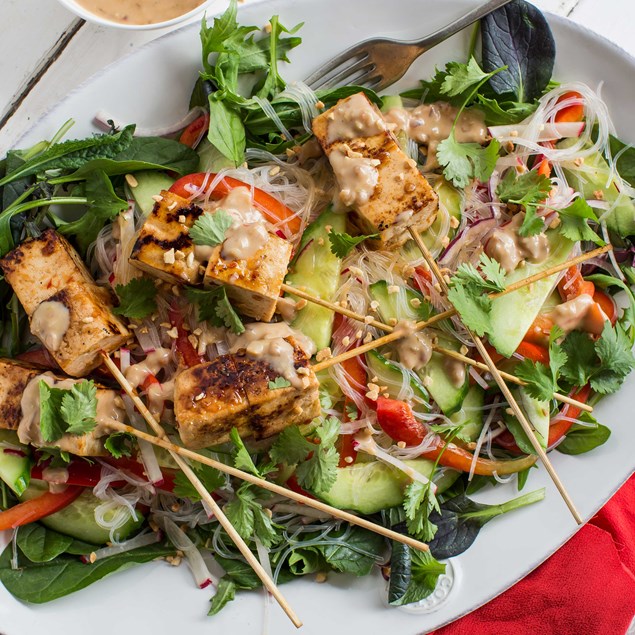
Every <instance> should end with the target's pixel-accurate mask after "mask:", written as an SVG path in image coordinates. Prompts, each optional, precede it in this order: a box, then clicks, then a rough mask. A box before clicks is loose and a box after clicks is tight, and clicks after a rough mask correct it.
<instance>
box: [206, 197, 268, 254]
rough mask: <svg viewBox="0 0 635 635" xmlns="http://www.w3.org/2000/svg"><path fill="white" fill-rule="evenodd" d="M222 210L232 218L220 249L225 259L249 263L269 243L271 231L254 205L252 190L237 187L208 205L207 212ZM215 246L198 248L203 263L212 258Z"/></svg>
mask: <svg viewBox="0 0 635 635" xmlns="http://www.w3.org/2000/svg"><path fill="white" fill-rule="evenodd" d="M219 209H222V210H223V211H224V212H226V213H227V214H229V216H231V218H232V220H233V223H232V226H231V227H230V228H229V229H228V230H227V231H226V232H225V240H224V241H223V244H222V246H221V257H222V258H223V259H224V260H249V259H250V258H253V257H254V256H255V255H256V254H257V253H258V252H259V251H260V250H261V249H262V248H263V247H264V246H265V245H266V244H267V241H268V240H269V232H268V230H267V225H266V222H265V219H264V217H263V215H262V214H261V213H260V212H259V211H258V210H257V209H256V208H255V207H254V206H253V202H252V196H251V190H250V189H249V188H248V187H236V188H234V189H233V190H232V191H231V192H229V194H227V196H225V197H224V198H222V199H221V200H219V201H216V202H214V203H212V204H211V205H208V206H207V207H206V209H205V211H206V212H207V213H214V212H216V210H219ZM214 249H215V247H211V246H207V245H196V246H195V248H194V255H195V257H196V259H197V260H199V261H201V262H204V261H206V260H209V259H210V258H211V257H212V254H213V252H214Z"/></svg>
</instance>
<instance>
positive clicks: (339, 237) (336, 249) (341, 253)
mask: <svg viewBox="0 0 635 635" xmlns="http://www.w3.org/2000/svg"><path fill="white" fill-rule="evenodd" d="M378 236H379V234H367V235H362V236H351V235H350V234H347V233H346V232H344V233H341V234H340V233H339V232H335V231H331V232H330V233H329V240H330V241H331V252H332V253H333V254H334V255H335V256H337V257H338V258H346V256H348V254H349V253H350V252H351V250H352V249H354V248H355V247H356V246H357V245H359V244H360V243H363V242H364V241H365V240H367V239H368V238H377V237H378Z"/></svg>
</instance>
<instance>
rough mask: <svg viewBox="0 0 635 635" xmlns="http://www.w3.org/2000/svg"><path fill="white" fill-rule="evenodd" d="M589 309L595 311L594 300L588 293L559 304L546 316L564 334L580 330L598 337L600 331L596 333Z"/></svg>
mask: <svg viewBox="0 0 635 635" xmlns="http://www.w3.org/2000/svg"><path fill="white" fill-rule="evenodd" d="M591 309H595V300H594V299H593V298H592V297H591V296H590V295H589V294H588V293H583V294H581V295H579V296H578V297H577V298H573V299H572V300H569V301H568V302H564V303H562V304H559V305H558V306H557V307H555V308H554V309H553V310H552V311H551V312H550V313H548V314H547V315H548V317H549V318H551V320H552V321H553V323H554V324H556V325H557V326H559V327H560V328H561V329H562V330H563V331H564V332H565V333H570V332H571V331H575V330H576V329H581V330H583V331H587V332H588V333H594V334H595V335H600V334H601V331H600V332H598V329H597V323H596V321H595V320H593V319H592V317H591V315H590V312H591ZM604 318H605V321H606V320H608V317H606V316H604Z"/></svg>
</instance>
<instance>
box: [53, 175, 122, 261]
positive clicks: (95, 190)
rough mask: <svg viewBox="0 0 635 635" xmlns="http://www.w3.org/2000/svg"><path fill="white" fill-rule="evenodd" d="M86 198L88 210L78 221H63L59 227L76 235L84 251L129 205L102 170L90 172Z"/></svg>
mask: <svg viewBox="0 0 635 635" xmlns="http://www.w3.org/2000/svg"><path fill="white" fill-rule="evenodd" d="M86 199H87V200H88V209H87V210H86V212H85V213H84V214H83V215H82V216H81V217H80V218H79V219H77V220H76V221H73V222H71V223H63V224H61V225H60V226H59V227H58V231H59V232H60V233H61V234H64V235H65V236H75V240H76V241H77V244H78V245H79V247H80V249H81V250H82V252H83V253H86V250H87V249H88V246H89V245H90V244H91V243H93V242H95V239H96V238H97V234H99V232H100V231H101V229H102V228H103V227H104V225H105V224H106V223H107V222H108V221H111V220H113V219H114V218H115V217H116V216H117V215H118V214H119V212H122V211H123V210H125V209H127V207H128V203H127V202H126V201H124V200H123V199H121V198H119V197H118V196H117V195H116V194H115V191H114V189H113V187H112V183H111V182H110V179H109V178H108V177H107V176H106V174H105V173H104V172H102V171H101V170H97V171H94V172H90V173H89V174H88V177H87V179H86Z"/></svg>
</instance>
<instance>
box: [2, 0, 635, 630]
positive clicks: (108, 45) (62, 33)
mask: <svg viewBox="0 0 635 635" xmlns="http://www.w3.org/2000/svg"><path fill="white" fill-rule="evenodd" d="M247 1H249V0H247ZM304 1H307V2H309V1H311V0H304ZM313 1H316V2H317V1H319V0H313ZM534 3H535V4H536V5H537V6H538V7H539V8H541V9H542V10H545V11H551V12H553V13H557V14H559V15H564V16H567V17H568V18H569V19H571V20H573V21H575V22H578V23H580V24H582V25H584V26H586V27H588V28H589V29H592V30H594V31H596V32H597V33H600V34H601V35H603V36H605V37H606V38H608V39H609V40H611V41H612V42H614V43H615V44H617V45H618V46H621V47H622V48H623V49H625V50H626V51H628V52H629V53H630V54H631V55H635V37H634V33H633V24H634V23H635V2H634V1H633V0H534ZM226 4H227V2H226V0H217V3H216V4H215V5H212V7H211V8H210V10H209V13H214V11H215V10H218V11H220V10H222V9H223V8H224V7H225V6H226ZM0 24H2V25H3V27H2V36H1V37H0V59H1V60H3V61H2V66H1V69H2V70H1V71H0V78H1V80H2V81H0V156H3V155H4V154H5V152H6V151H7V150H8V149H9V148H11V147H13V146H14V145H15V143H16V142H17V141H18V140H19V138H20V137H21V136H22V135H23V134H24V133H25V132H26V131H27V130H28V128H29V127H30V126H31V125H32V123H33V122H35V121H37V120H38V119H39V118H40V117H42V115H43V114H44V113H46V112H47V110H48V109H49V108H50V107H51V106H53V105H54V104H55V103H56V102H58V101H59V100H60V99H62V98H63V97H64V96H65V95H66V94H67V93H68V92H69V91H71V90H72V89H74V88H75V87H77V86H78V85H79V84H80V83H82V82H83V81H84V80H86V79H87V78H88V77H90V76H91V75H92V74H93V73H95V72H96V71H98V70H99V69H101V68H103V67H104V66H106V65H107V64H110V63H111V62H113V61H114V60H116V59H118V58H120V57H122V56H123V55H126V54H127V53H129V52H130V51H132V50H133V49H134V48H136V47H138V46H141V45H143V44H145V43H146V42H149V41H151V40H153V39H155V38H157V37H159V36H161V35H163V34H164V33H166V32H168V31H169V30H171V29H158V30H154V31H136V32H135V31H121V30H116V29H110V28H105V27H100V26H96V25H94V24H90V23H87V22H84V21H83V20H81V19H79V18H77V17H75V16H74V15H73V14H71V13H69V12H68V11H67V10H66V9H65V8H63V7H62V6H61V5H60V4H58V3H57V2H56V0H0ZM629 81H632V79H631V80H629ZM629 633H631V634H632V635H635V621H634V622H633V625H632V626H631V629H630V630H629Z"/></svg>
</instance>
